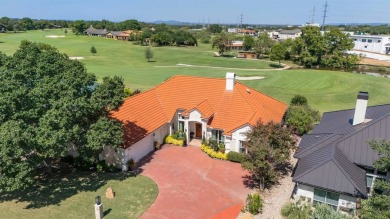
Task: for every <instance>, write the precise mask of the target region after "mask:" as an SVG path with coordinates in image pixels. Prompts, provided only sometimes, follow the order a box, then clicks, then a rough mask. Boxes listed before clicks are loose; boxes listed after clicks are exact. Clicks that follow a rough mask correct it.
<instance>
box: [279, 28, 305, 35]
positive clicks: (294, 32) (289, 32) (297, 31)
mask: <svg viewBox="0 0 390 219" xmlns="http://www.w3.org/2000/svg"><path fill="white" fill-rule="evenodd" d="M301 32H302V31H301V30H300V29H295V30H280V31H279V33H280V34H297V33H301Z"/></svg>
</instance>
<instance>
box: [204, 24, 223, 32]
mask: <svg viewBox="0 0 390 219" xmlns="http://www.w3.org/2000/svg"><path fill="white" fill-rule="evenodd" d="M207 30H208V31H209V32H210V33H212V34H217V33H221V32H222V27H221V26H220V25H219V24H211V25H210V26H209V27H208V28H207Z"/></svg>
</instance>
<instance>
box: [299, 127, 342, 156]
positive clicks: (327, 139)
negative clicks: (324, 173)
mask: <svg viewBox="0 0 390 219" xmlns="http://www.w3.org/2000/svg"><path fill="white" fill-rule="evenodd" d="M332 134H334V135H332V136H330V137H329V138H325V139H324V140H322V141H319V142H318V143H317V144H315V145H314V146H313V147H310V148H306V149H305V150H303V151H300V152H297V153H298V154H303V157H306V156H307V155H308V154H306V155H304V154H305V153H307V152H309V151H310V150H313V149H314V148H316V147H318V146H319V145H321V144H323V143H325V142H326V141H329V140H332V138H334V137H337V136H342V134H335V133H332ZM335 140H337V138H336V139H334V141H335ZM301 142H302V141H301ZM330 143H331V142H330ZM319 149H320V148H317V149H315V150H313V151H312V152H311V153H313V152H315V151H317V150H319ZM311 153H310V154H311ZM300 157H301V156H300Z"/></svg>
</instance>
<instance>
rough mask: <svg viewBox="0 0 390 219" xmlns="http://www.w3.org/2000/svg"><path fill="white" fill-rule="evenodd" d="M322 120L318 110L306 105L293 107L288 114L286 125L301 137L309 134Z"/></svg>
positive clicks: (288, 110)
mask: <svg viewBox="0 0 390 219" xmlns="http://www.w3.org/2000/svg"><path fill="white" fill-rule="evenodd" d="M320 119H321V115H320V112H319V111H318V110H315V109H312V108H310V107H308V106H304V105H292V106H290V107H289V108H288V109H287V112H286V125H287V126H288V127H290V128H292V129H293V130H294V131H295V132H296V133H298V134H300V135H302V134H305V133H307V132H309V131H310V130H311V129H312V128H313V127H314V124H315V123H317V122H319V121H320Z"/></svg>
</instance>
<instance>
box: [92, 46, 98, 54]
mask: <svg viewBox="0 0 390 219" xmlns="http://www.w3.org/2000/svg"><path fill="white" fill-rule="evenodd" d="M91 53H92V55H95V54H96V53H97V51H96V48H95V47H94V46H92V47H91Z"/></svg>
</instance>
